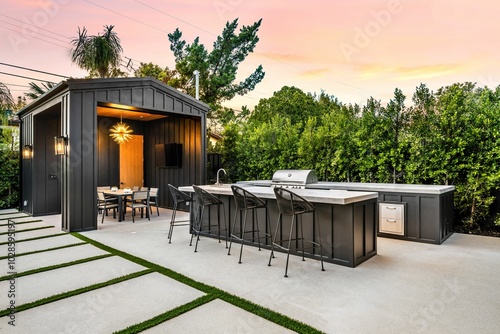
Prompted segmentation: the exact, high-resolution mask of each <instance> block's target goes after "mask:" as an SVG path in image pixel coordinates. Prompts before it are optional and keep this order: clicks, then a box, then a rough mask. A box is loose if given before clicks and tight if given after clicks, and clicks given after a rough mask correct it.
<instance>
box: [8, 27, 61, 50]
mask: <svg viewBox="0 0 500 334" xmlns="http://www.w3.org/2000/svg"><path fill="white" fill-rule="evenodd" d="M0 28H4V29H7V30H11V31H14V32H17V33H19V31H17V30H14V29H12V28H8V27H4V26H1V25H0ZM36 39H37V40H39V41H43V42H47V43H50V44H53V45H56V46H59V47H61V48H64V49H68V47H67V46H63V45H60V44H57V43H54V42H51V41H47V40H45V39H43V38H40V37H37V38H36ZM68 50H69V49H68Z"/></svg>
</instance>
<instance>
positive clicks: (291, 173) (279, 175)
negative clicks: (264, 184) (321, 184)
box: [271, 169, 318, 188]
mask: <svg viewBox="0 0 500 334" xmlns="http://www.w3.org/2000/svg"><path fill="white" fill-rule="evenodd" d="M317 182H318V178H317V177H316V172H315V171H314V170H312V169H281V170H277V171H276V172H274V174H273V179H272V180H271V186H282V187H297V188H302V187H305V186H306V185H307V184H311V183H317Z"/></svg>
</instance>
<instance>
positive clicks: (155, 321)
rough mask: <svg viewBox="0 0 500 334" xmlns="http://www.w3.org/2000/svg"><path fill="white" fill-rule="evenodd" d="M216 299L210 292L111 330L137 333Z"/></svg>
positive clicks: (120, 332)
mask: <svg viewBox="0 0 500 334" xmlns="http://www.w3.org/2000/svg"><path fill="white" fill-rule="evenodd" d="M214 299H216V297H215V296H214V295H212V294H208V295H203V296H201V297H199V298H197V299H195V300H193V301H191V302H189V303H187V304H184V305H181V306H178V307H176V308H174V309H172V310H169V311H167V312H165V313H162V314H160V315H157V316H156V317H154V318H151V319H149V320H146V321H144V322H141V323H138V324H135V325H132V326H130V327H127V328H125V329H122V330H119V331H116V332H113V333H114V334H132V333H139V332H142V331H144V330H146V329H148V328H152V327H155V326H157V325H159V324H161V323H163V322H165V321H167V320H170V319H173V318H175V317H177V316H179V315H181V314H183V313H186V312H189V311H191V310H193V309H195V308H197V307H199V306H201V305H204V304H206V303H209V302H211V301H212V300H214Z"/></svg>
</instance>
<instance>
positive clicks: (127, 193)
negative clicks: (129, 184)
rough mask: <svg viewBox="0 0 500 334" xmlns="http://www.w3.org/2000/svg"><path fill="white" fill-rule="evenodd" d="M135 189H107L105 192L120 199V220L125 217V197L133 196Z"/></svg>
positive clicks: (106, 194)
mask: <svg viewBox="0 0 500 334" xmlns="http://www.w3.org/2000/svg"><path fill="white" fill-rule="evenodd" d="M133 193H134V191H132V190H125V189H117V190H111V189H110V190H105V191H103V194H104V195H105V196H109V197H115V198H116V199H117V200H118V221H119V222H121V221H123V220H124V219H125V210H124V203H125V198H126V197H128V196H132V194H133Z"/></svg>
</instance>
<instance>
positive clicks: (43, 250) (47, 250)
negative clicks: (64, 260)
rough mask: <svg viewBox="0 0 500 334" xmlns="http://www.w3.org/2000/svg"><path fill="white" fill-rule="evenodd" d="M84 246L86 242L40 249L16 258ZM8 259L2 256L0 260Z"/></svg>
mask: <svg viewBox="0 0 500 334" xmlns="http://www.w3.org/2000/svg"><path fill="white" fill-rule="evenodd" d="M83 245H87V243H86V242H79V243H76V244H69V245H64V246H58V247H52V248H45V249H39V250H36V251H31V252H26V253H17V254H16V257H19V256H26V255H33V254H37V253H43V252H50V251H53V250H58V249H63V248H69V247H75V246H83ZM7 258H9V256H8V255H7V256H0V260H5V259H7Z"/></svg>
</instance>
